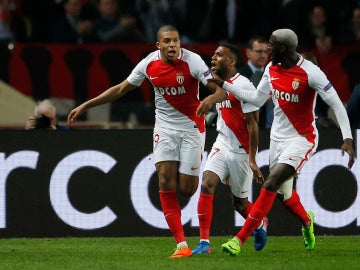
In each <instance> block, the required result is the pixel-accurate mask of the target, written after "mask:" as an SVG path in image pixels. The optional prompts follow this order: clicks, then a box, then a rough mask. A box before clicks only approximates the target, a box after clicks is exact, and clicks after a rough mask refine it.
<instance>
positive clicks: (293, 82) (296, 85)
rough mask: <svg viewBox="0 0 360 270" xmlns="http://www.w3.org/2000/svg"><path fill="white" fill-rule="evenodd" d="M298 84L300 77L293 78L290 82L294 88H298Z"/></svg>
mask: <svg viewBox="0 0 360 270" xmlns="http://www.w3.org/2000/svg"><path fill="white" fill-rule="evenodd" d="M299 85H300V79H298V78H294V79H293V81H292V83H291V86H292V88H293V89H294V90H296V89H298V88H299Z"/></svg>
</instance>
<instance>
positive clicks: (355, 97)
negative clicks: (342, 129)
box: [346, 83, 360, 129]
mask: <svg viewBox="0 0 360 270" xmlns="http://www.w3.org/2000/svg"><path fill="white" fill-rule="evenodd" d="M346 111H347V114H348V116H349V120H350V125H351V127H352V128H353V129H360V83H358V84H356V85H355V88H354V89H353V90H352V92H351V96H350V99H349V102H348V103H347V105H346Z"/></svg>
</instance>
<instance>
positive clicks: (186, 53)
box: [179, 48, 203, 61]
mask: <svg viewBox="0 0 360 270" xmlns="http://www.w3.org/2000/svg"><path fill="white" fill-rule="evenodd" d="M179 53H180V59H182V60H184V61H189V60H192V61H203V59H202V58H201V56H200V55H199V54H197V53H195V52H193V51H190V50H188V49H184V48H181V49H180V52H179Z"/></svg>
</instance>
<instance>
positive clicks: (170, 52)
mask: <svg viewBox="0 0 360 270" xmlns="http://www.w3.org/2000/svg"><path fill="white" fill-rule="evenodd" d="M168 55H169V56H175V55H176V51H169V52H168Z"/></svg>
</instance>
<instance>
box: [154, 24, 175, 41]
mask: <svg viewBox="0 0 360 270" xmlns="http://www.w3.org/2000/svg"><path fill="white" fill-rule="evenodd" d="M163 32H178V33H179V31H178V30H177V28H176V27H175V26H173V25H170V24H167V25H163V26H161V27H160V28H159V30H158V31H157V40H159V36H160V34H161V33H163Z"/></svg>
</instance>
